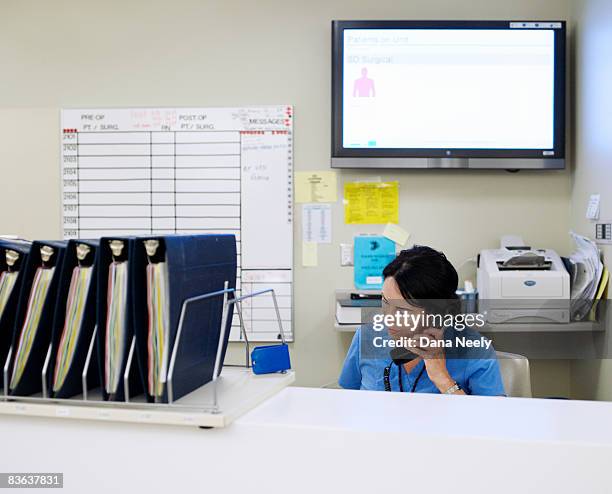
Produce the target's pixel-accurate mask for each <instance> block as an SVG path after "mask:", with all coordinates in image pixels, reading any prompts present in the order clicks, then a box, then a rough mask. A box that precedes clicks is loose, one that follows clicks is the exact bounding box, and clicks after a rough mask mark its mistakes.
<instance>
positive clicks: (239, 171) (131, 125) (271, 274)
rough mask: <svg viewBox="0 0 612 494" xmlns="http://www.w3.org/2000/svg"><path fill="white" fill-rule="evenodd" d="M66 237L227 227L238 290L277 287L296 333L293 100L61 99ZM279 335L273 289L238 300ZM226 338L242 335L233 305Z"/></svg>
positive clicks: (258, 332)
mask: <svg viewBox="0 0 612 494" xmlns="http://www.w3.org/2000/svg"><path fill="white" fill-rule="evenodd" d="M61 119H62V124H61V146H62V147H61V166H62V177H63V181H62V188H63V191H62V192H63V193H62V211H63V218H62V224H63V234H64V238H66V239H70V238H96V237H102V236H109V235H111V236H112V235H132V234H133V235H143V234H144V235H151V234H160V235H163V234H173V233H233V234H235V235H236V240H237V249H238V278H237V281H236V288H237V291H238V294H239V295H240V294H247V293H251V292H254V291H258V290H263V289H267V288H273V289H274V290H275V293H276V295H277V300H278V303H279V308H280V313H281V319H282V324H283V330H284V332H285V336H286V337H287V339H288V340H289V341H292V340H293V326H292V322H293V321H292V293H293V290H292V282H293V272H292V269H293V185H292V177H293V108H292V107H291V106H290V105H281V106H264V107H246V108H118V109H64V110H62V115H61ZM243 313H244V322H245V326H246V329H247V335H248V337H249V339H252V340H253V341H277V340H278V338H279V331H278V324H277V322H276V314H275V310H274V305H273V303H272V299H271V297H269V296H265V295H264V296H261V297H257V298H254V299H251V300H248V301H246V302H245V303H244V304H243ZM230 339H231V340H232V341H239V340H240V339H241V335H240V331H239V325H238V319H237V316H236V315H234V321H233V324H232V331H231V334H230Z"/></svg>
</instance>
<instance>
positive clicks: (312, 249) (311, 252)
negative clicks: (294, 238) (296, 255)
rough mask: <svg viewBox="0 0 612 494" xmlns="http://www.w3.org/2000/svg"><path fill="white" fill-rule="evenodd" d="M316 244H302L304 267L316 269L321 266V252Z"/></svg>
mask: <svg viewBox="0 0 612 494" xmlns="http://www.w3.org/2000/svg"><path fill="white" fill-rule="evenodd" d="M318 245H319V244H317V243H316V242H302V266H304V267H306V268H314V267H316V266H317V265H318V264H319V255H318V254H319V251H318Z"/></svg>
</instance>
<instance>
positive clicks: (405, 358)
mask: <svg viewBox="0 0 612 494" xmlns="http://www.w3.org/2000/svg"><path fill="white" fill-rule="evenodd" d="M389 354H390V355H391V358H392V359H393V363H395V364H397V365H404V364H406V363H408V362H410V361H411V360H414V359H415V358H418V355H417V354H416V353H412V352H411V351H410V350H408V349H406V348H404V347H395V348H393V349H392V350H391V351H390V352H389Z"/></svg>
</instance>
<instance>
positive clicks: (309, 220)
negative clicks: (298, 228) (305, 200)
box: [302, 204, 332, 244]
mask: <svg viewBox="0 0 612 494" xmlns="http://www.w3.org/2000/svg"><path fill="white" fill-rule="evenodd" d="M331 231H332V226H331V205H330V204H304V205H303V206H302V237H303V238H302V241H303V242H310V243H316V244H329V243H331Z"/></svg>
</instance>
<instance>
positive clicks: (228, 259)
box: [130, 235, 236, 402]
mask: <svg viewBox="0 0 612 494" xmlns="http://www.w3.org/2000/svg"><path fill="white" fill-rule="evenodd" d="M145 240H158V241H159V247H158V249H157V251H156V254H155V256H154V257H153V258H151V257H150V256H148V255H147V252H146V250H145V244H144V242H145ZM132 257H133V262H132V265H131V273H130V279H131V286H132V293H133V299H132V300H133V304H134V310H133V314H134V328H135V332H136V348H137V354H138V364H139V366H140V370H141V375H142V376H143V377H144V378H145V379H144V382H143V385H144V388H145V390H146V394H147V399H148V400H149V401H153V399H154V397H153V396H152V395H151V394H149V392H148V386H147V376H148V349H147V343H148V324H149V321H148V318H149V315H148V307H147V285H146V279H147V273H146V269H147V264H148V263H149V262H157V261H163V260H164V259H165V262H166V264H167V273H168V290H169V301H168V308H169V343H170V346H169V353H170V355H171V354H172V351H173V349H174V342H175V339H176V334H177V330H178V324H179V319H180V314H181V308H182V306H183V302H184V301H185V299H188V298H190V297H194V296H198V295H202V294H205V293H211V292H217V291H220V290H223V287H224V283H225V282H226V281H227V282H229V288H235V286H236V238H235V236H234V235H170V236H157V237H138V238H136V239H135V240H134V248H133V254H132ZM232 309H233V304H232V305H230V306H229V311H228V317H227V325H226V328H225V339H224V342H223V350H222V351H223V354H222V358H221V364H222V363H223V358H224V357H225V351H226V349H227V344H228V341H229V333H230V327H231V322H232V314H233V312H232ZM222 311H223V297H222V296H218V297H213V298H210V299H207V300H204V301H199V302H194V303H193V304H191V305H190V306H189V308H188V310H187V312H186V316H185V320H184V324H183V330H182V333H181V339H180V344H179V348H178V349H177V355H176V362H175V366H174V374H173V398H174V399H178V398H180V397H181V396H184V395H186V394H187V393H190V392H191V391H193V390H195V389H197V388H199V387H200V386H202V385H203V384H206V383H207V382H209V381H211V380H212V378H213V372H214V365H215V357H216V353H217V348H218V345H219V338H220V333H221V329H220V326H221V315H222ZM168 362H169V361H168ZM157 401H162V402H167V401H168V394H167V386H164V391H163V395H162V396H161V397H160V398H159V399H158V400H157Z"/></svg>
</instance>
